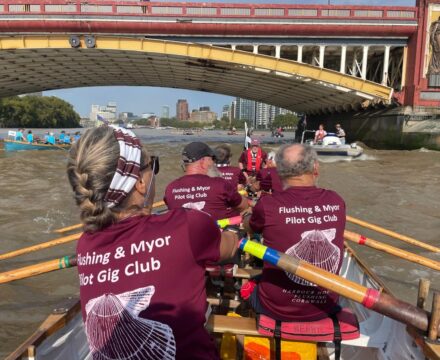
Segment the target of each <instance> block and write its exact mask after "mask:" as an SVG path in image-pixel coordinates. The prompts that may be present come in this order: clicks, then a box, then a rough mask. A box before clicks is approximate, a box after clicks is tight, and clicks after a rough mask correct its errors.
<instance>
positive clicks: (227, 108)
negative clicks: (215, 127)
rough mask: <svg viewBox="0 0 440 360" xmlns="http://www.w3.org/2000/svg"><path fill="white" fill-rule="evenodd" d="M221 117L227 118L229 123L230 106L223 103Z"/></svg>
mask: <svg viewBox="0 0 440 360" xmlns="http://www.w3.org/2000/svg"><path fill="white" fill-rule="evenodd" d="M221 118H222V119H223V118H226V119H228V120H229V123H231V120H232V118H231V106H230V105H223V108H222V116H221Z"/></svg>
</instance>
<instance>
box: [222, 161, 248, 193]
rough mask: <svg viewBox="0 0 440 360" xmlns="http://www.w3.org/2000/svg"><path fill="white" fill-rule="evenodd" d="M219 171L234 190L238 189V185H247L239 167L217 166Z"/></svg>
mask: <svg viewBox="0 0 440 360" xmlns="http://www.w3.org/2000/svg"><path fill="white" fill-rule="evenodd" d="M217 169H218V171H220V173H221V174H222V178H223V179H225V180H226V181H228V182H229V183H231V185H232V186H233V187H234V188H237V186H238V184H245V183H246V178H245V177H244V175H243V173H242V171H241V169H240V168H239V167H237V166H231V165H221V164H220V165H219V164H217Z"/></svg>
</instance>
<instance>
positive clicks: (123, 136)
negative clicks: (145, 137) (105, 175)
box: [104, 126, 141, 208]
mask: <svg viewBox="0 0 440 360" xmlns="http://www.w3.org/2000/svg"><path fill="white" fill-rule="evenodd" d="M112 127H113V133H114V135H115V138H116V140H117V141H118V143H119V160H118V166H117V168H116V171H115V174H114V175H113V179H112V182H111V183H110V187H109V189H108V190H107V193H106V194H105V198H104V201H105V202H106V205H107V207H108V208H112V207H115V206H117V205H119V204H120V203H121V202H122V201H123V200H124V199H125V198H126V196H127V195H128V194H129V193H130V191H131V190H132V189H133V186H134V185H135V184H136V181H137V180H138V179H139V173H140V162H141V143H140V141H139V139H138V138H137V137H136V135H135V134H134V133H133V132H132V131H130V130H127V129H123V128H120V127H116V126H112Z"/></svg>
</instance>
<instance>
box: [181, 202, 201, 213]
mask: <svg viewBox="0 0 440 360" xmlns="http://www.w3.org/2000/svg"><path fill="white" fill-rule="evenodd" d="M205 204H206V201H198V202H189V203H185V204H183V205H182V207H184V208H186V209H193V210H199V211H202V210H203V209H204V208H205Z"/></svg>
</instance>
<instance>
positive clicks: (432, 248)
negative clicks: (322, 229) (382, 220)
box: [347, 215, 440, 252]
mask: <svg viewBox="0 0 440 360" xmlns="http://www.w3.org/2000/svg"><path fill="white" fill-rule="evenodd" d="M347 221H349V222H351V223H353V224H356V225H360V226H363V227H365V228H367V229H371V230H374V231H377V232H380V233H382V234H385V235H388V236H391V237H393V238H395V239H398V240H401V241H404V242H407V243H408V244H412V245H416V246H419V247H421V248H424V249H426V250H429V251H433V252H440V248H438V247H436V246H432V245H429V244H426V243H424V242H422V241H419V240H417V239H414V238H412V237H409V236H405V235H401V234H399V233H396V232H394V231H391V230H388V229H384V228H383V227H380V226H377V225H374V224H371V223H368V222H366V221H363V220H360V219H356V218H354V217H352V216H348V215H347Z"/></svg>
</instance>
